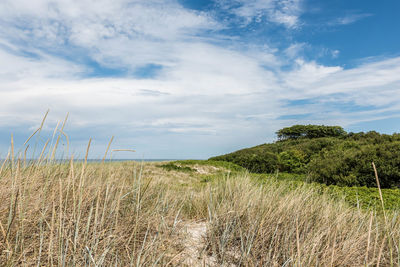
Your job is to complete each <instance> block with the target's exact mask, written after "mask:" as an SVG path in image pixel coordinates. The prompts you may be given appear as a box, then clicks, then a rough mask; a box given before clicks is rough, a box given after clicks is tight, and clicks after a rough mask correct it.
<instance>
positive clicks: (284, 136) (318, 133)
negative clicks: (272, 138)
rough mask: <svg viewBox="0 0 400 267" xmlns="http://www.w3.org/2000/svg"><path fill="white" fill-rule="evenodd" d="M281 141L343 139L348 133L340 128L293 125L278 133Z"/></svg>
mask: <svg viewBox="0 0 400 267" xmlns="http://www.w3.org/2000/svg"><path fill="white" fill-rule="evenodd" d="M276 134H277V136H278V139H279V140H288V139H299V138H320V137H341V136H345V135H346V134H347V133H346V131H345V130H343V128H342V127H340V126H325V125H311V124H309V125H293V126H291V127H286V128H283V129H280V130H279V131H277V132H276Z"/></svg>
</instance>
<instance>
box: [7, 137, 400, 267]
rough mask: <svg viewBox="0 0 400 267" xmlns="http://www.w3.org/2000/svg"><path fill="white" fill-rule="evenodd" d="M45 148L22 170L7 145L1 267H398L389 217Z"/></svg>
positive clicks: (313, 197) (304, 190)
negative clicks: (60, 158) (205, 266)
mask: <svg viewBox="0 0 400 267" xmlns="http://www.w3.org/2000/svg"><path fill="white" fill-rule="evenodd" d="M56 144H58V141H57V142H56ZM43 151H45V152H43V153H42V155H41V157H40V158H41V159H39V160H38V161H36V162H31V163H26V162H25V161H24V160H23V158H24V157H20V158H19V159H18V158H16V159H14V157H13V153H14V152H13V149H12V151H11V153H10V156H9V158H8V159H7V160H6V161H4V162H3V164H2V165H1V166H0V263H1V264H0V265H1V266H158V265H161V266H179V265H185V262H191V265H198V266H201V265H202V263H206V262H208V263H209V264H210V263H212V265H215V266H391V265H392V266H395V265H400V259H399V245H400V244H399V242H400V219H399V218H398V216H397V213H396V212H393V213H391V214H385V215H386V219H385V218H384V217H383V216H382V215H379V214H381V213H369V212H367V211H362V210H358V209H354V208H351V207H349V206H347V205H346V204H345V203H344V202H340V201H333V200H332V199H330V198H329V197H328V196H325V195H320V194H319V193H317V192H314V190H313V189H312V187H310V186H303V187H296V188H293V186H291V185H290V184H288V183H287V182H278V181H275V180H274V179H272V178H271V179H270V180H268V181H267V182H266V183H264V184H261V183H260V182H257V181H255V180H254V179H252V178H251V177H249V175H248V174H246V173H239V174H235V175H229V173H228V172H227V170H225V172H224V169H223V168H216V167H213V166H209V167H207V166H196V165H193V166H191V167H192V168H193V169H195V170H197V171H195V172H189V173H185V172H179V171H166V170H164V169H162V168H159V167H157V164H158V163H146V164H144V163H137V162H124V163H91V164H87V163H77V162H75V161H73V159H71V160H70V161H69V162H68V163H54V162H52V161H51V160H48V161H46V160H43V159H46V158H50V159H51V157H52V155H54V152H53V151H54V149H53V148H51V149H49V148H47V150H43ZM46 151H48V152H46ZM204 175H208V176H207V177H208V178H207V179H206V180H204V179H203V178H204ZM210 175H211V176H212V175H214V176H213V178H212V179H210ZM196 221H200V222H201V223H202V225H204V221H206V222H207V223H206V226H207V231H205V232H206V236H204V240H203V237H202V236H201V235H193V236H195V238H201V241H199V240H192V242H194V243H195V244H196V246H197V247H199V248H198V249H197V250H198V251H199V255H192V257H193V259H190V261H188V260H187V258H185V257H190V255H188V253H187V252H188V251H185V250H187V248H188V245H187V244H186V243H185V242H186V241H187V240H188V239H187V232H186V233H185V231H184V230H183V229H185V227H186V228H187V226H188V225H192V227H193V228H194V229H197V228H196V227H198V226H197V225H195V224H194V225H193V223H194V222H196ZM199 227H200V226H199ZM200 230H201V231H200ZM200 230H199V231H198V232H202V229H200ZM193 236H192V237H191V239H193V238H194V237H193ZM196 236H198V237H196ZM200 244H203V247H202V248H200ZM190 251H192V250H190ZM201 253H203V256H201V255H200V254H201ZM189 254H195V253H193V251H192V252H191V253H189ZM197 256H200V258H202V260H203V261H201V260H197ZM206 257H208V260H207V261H206V260H205V258H206ZM210 259H212V260H210ZM186 265H188V264H186Z"/></svg>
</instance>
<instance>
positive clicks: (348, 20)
mask: <svg viewBox="0 0 400 267" xmlns="http://www.w3.org/2000/svg"><path fill="white" fill-rule="evenodd" d="M371 16H373V14H369V13H361V14H360V13H350V14H347V15H345V16H343V17H339V18H337V19H335V20H333V21H331V22H329V25H347V24H352V23H355V22H357V21H359V20H362V19H365V18H368V17H371Z"/></svg>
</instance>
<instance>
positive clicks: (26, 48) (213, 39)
mask: <svg viewBox="0 0 400 267" xmlns="http://www.w3.org/2000/svg"><path fill="white" fill-rule="evenodd" d="M240 4H241V7H239V8H237V9H236V10H235V12H237V13H238V15H240V16H243V17H247V18H249V19H255V18H256V17H257V16H259V15H262V16H264V15H266V16H268V19H269V20H270V21H272V20H275V22H277V23H279V24H283V25H285V26H286V27H289V28H293V27H297V26H298V25H299V23H300V22H299V16H300V14H301V8H300V5H301V3H300V2H299V1H272V0H271V1H260V0H254V1H241V2H240ZM274 14H275V15H274ZM274 16H276V17H274ZM279 16H282V17H280V18H278V17H279ZM285 16H289V17H290V16H293V18H292V19H287V20H285V19H284V17H285ZM0 17H1V18H0V26H2V27H1V28H0V128H1V127H3V128H4V127H8V128H13V127H17V126H20V125H28V126H31V127H32V126H34V125H37V124H38V123H40V120H41V117H42V115H43V113H44V112H45V111H46V110H47V108H50V110H51V116H50V117H49V121H50V124H55V121H56V120H59V119H62V118H63V117H64V116H65V114H66V113H67V112H70V118H71V121H70V129H71V130H72V131H79V136H83V133H82V131H83V130H81V129H88V130H87V134H88V135H89V134H90V135H91V136H93V137H96V136H99V135H100V136H101V137H103V136H104V135H106V136H111V135H116V136H122V137H121V139H122V140H123V141H124V142H127V143H132V142H133V143H137V144H141V145H142V146H141V147H139V148H141V149H142V150H146V149H148V150H151V151H153V152H154V153H159V154H156V155H159V156H169V157H179V155H178V154H179V153H178V152H177V151H182V150H184V149H185V147H187V146H191V148H189V150H190V151H192V153H193V154H191V155H189V154H185V155H186V156H193V155H196V151H203V152H201V153H202V154H201V155H200V156H204V157H206V156H210V155H211V154H213V153H216V154H218V153H221V152H227V151H229V150H232V149H234V148H239V147H243V146H246V145H255V144H257V143H261V142H265V141H267V140H266V138H268V137H269V138H272V136H273V132H274V131H275V130H276V129H278V128H279V127H281V126H286V124H287V121H285V120H280V119H279V117H281V116H285V115H293V114H307V113H312V115H311V116H310V117H308V118H307V123H312V122H315V123H317V122H323V123H329V122H333V123H335V124H336V123H337V124H342V123H343V124H346V125H348V124H351V123H354V122H357V121H363V120H367V119H369V120H372V119H374V118H383V117H387V116H392V115H390V114H389V113H390V112H391V114H394V113H395V112H398V111H399V110H400V106H399V104H398V103H397V102H396V101H395V100H396V99H399V98H400V77H399V75H398V74H399V73H400V58H393V59H380V60H375V61H374V62H369V63H365V64H363V65H359V66H357V67H355V68H353V69H344V68H342V67H340V66H325V65H321V64H318V63H317V62H313V61H311V62H310V61H306V60H304V59H301V57H300V55H301V51H302V49H304V46H306V44H302V43H296V44H293V45H292V46H290V47H289V48H288V49H287V50H286V51H284V54H285V57H284V58H282V57H281V56H280V51H278V50H276V49H273V48H269V47H268V46H257V45H248V46H246V47H245V48H244V47H243V46H240V45H236V43H235V41H234V40H233V39H231V40H230V41H229V45H226V44H227V43H228V42H227V43H223V41H222V40H223V38H222V37H221V36H219V35H217V34H215V35H213V34H205V33H203V32H209V31H213V30H215V29H220V28H222V27H223V26H222V25H220V23H218V22H217V21H215V20H214V19H213V18H212V17H211V16H210V15H209V14H206V13H203V12H197V11H191V10H187V9H185V8H183V7H182V6H180V5H179V4H177V3H176V2H174V1H161V0H160V1H155V0H152V1H148V2H143V1H133V2H132V1H122V0H118V1H105V0H104V1H96V2H92V1H76V2H75V1H67V0H63V1H57V2H54V1H45V0H41V1H22V0H15V1H3V2H2V3H1V4H0ZM221 43H223V44H225V45H220V44H221ZM332 53H333V54H337V53H336V52H332ZM82 54H83V56H82ZM74 57H77V58H74ZM86 57H87V58H89V59H90V60H92V61H96V62H97V63H98V64H100V65H103V66H106V67H113V68H116V69H126V70H127V72H128V74H132V73H134V72H135V70H136V68H137V67H140V66H145V65H146V64H159V65H161V66H162V68H161V70H160V72H159V74H158V75H157V76H155V77H149V78H134V77H133V76H132V75H128V77H112V78H111V77H102V78H90V77H88V75H87V74H88V73H90V72H91V69H92V68H94V67H93V66H91V65H90V64H85V62H81V60H83V59H86ZM82 58H83V59H82ZM288 60H289V63H290V64H289V65H292V66H293V68H292V69H290V70H286V69H282V65H287V63H288V62H287V61H288ZM297 99H314V101H315V103H314V104H312V105H304V106H290V105H289V106H287V105H284V104H283V103H284V102H285V101H286V102H287V101H288V100H297ZM343 103H345V104H348V105H350V104H354V105H358V106H364V107H374V111H354V112H352V113H351V114H350V115H349V114H348V112H346V111H345V110H342V109H341V108H340V105H342V104H343ZM332 105H333V107H332ZM335 105H337V106H338V107H337V108H335V107H334V106H335ZM328 106H329V107H328ZM98 129H101V130H98ZM139 137H140V138H139ZM163 142H164V143H163ZM171 146H172V147H174V149H176V151H172V152H171V151H169V150H168V149H171ZM210 146H211V147H213V148H212V149H215V150H212V151H210V150H208V151H206V149H205V147H210ZM162 147H164V148H165V151H164V150H160V149H161V148H162ZM179 149H180V150H179ZM210 149H211V148H210ZM218 149H220V150H218ZM222 150H223V151H222ZM160 151H161V152H160ZM168 153H169V154H168Z"/></svg>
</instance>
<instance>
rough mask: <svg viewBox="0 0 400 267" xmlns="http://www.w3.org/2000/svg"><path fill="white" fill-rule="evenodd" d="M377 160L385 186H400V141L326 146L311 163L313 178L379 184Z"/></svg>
mask: <svg viewBox="0 0 400 267" xmlns="http://www.w3.org/2000/svg"><path fill="white" fill-rule="evenodd" d="M372 162H374V163H375V165H376V167H377V171H378V175H379V180H380V185H381V187H383V188H391V187H399V186H400V142H391V143H383V144H377V145H369V144H365V145H359V146H357V147H356V146H354V145H351V143H350V144H347V143H344V144H342V145H341V146H338V147H335V148H334V149H331V150H324V151H322V152H321V153H320V154H318V155H317V156H315V157H314V158H313V159H312V160H311V162H310V163H309V164H308V170H309V173H310V178H311V180H312V181H316V182H321V183H325V184H328V185H329V184H336V185H342V186H354V185H355V186H369V187H371V186H372V187H376V186H377V184H376V178H375V174H374V171H373V168H372V165H371V163H372Z"/></svg>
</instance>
